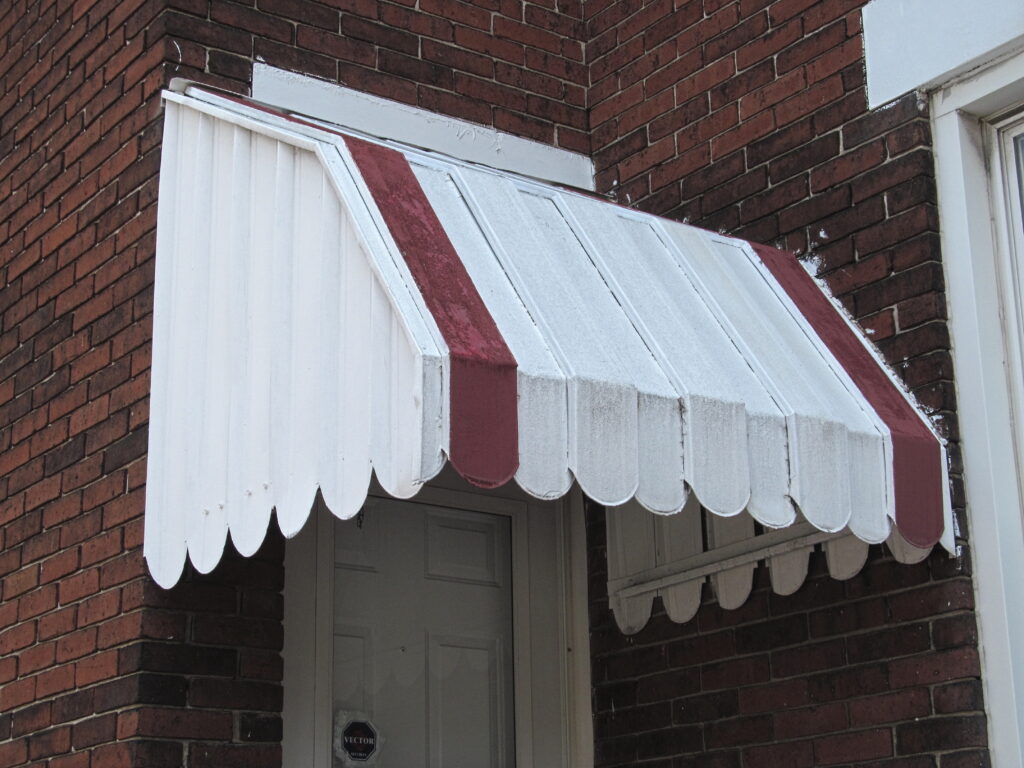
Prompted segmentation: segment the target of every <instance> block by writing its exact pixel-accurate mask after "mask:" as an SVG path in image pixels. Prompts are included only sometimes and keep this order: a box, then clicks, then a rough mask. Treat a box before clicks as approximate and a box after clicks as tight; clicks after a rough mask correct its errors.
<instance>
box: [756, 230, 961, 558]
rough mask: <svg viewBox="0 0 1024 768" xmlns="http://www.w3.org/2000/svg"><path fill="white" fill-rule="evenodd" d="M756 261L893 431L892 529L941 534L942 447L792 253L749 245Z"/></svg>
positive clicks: (917, 538)
mask: <svg viewBox="0 0 1024 768" xmlns="http://www.w3.org/2000/svg"><path fill="white" fill-rule="evenodd" d="M751 245H752V246H753V247H754V250H755V251H756V252H757V254H758V256H760V257H761V261H762V262H764V264H765V266H767V267H768V269H769V270H770V271H771V273H772V275H774V277H775V279H776V280H777V281H778V282H779V284H780V285H781V286H782V287H783V288H784V289H785V291H786V293H787V294H789V297H790V298H791V299H792V300H793V303H794V304H796V305H797V307H798V308H799V309H800V311H801V312H802V313H803V316H804V317H805V318H806V319H807V322H808V323H810V325H811V327H812V328H814V330H815V331H816V332H817V334H818V336H819V337H821V339H822V341H824V342H825V344H826V345H827V346H828V348H829V349H830V350H831V352H832V354H833V355H834V356H835V358H836V359H837V360H838V361H839V363H840V364H841V365H842V366H843V368H844V369H845V370H846V372H847V374H848V375H849V376H850V378H851V379H852V380H853V382H854V383H855V384H856V385H857V387H858V388H859V389H860V391H861V394H862V395H864V397H865V399H866V400H867V401H868V402H869V403H870V404H871V407H872V408H874V409H875V412H876V413H877V414H878V416H879V417H880V418H881V419H882V421H883V422H885V425H886V426H887V427H888V428H889V431H890V432H891V433H892V452H893V476H894V477H893V480H894V483H895V494H896V527H897V528H899V530H900V533H901V534H903V537H904V538H905V539H906V540H907V541H909V542H910V543H911V544H913V545H914V546H916V547H930V546H932V545H934V544H935V543H936V542H937V541H938V540H939V538H940V537H941V536H942V530H943V513H942V498H943V497H942V494H943V488H942V477H943V475H942V447H941V445H940V443H939V440H938V438H936V437H935V435H934V434H933V433H932V432H931V430H929V429H928V427H927V426H926V425H925V424H924V422H922V421H921V418H920V417H919V416H918V415H917V413H916V412H915V410H914V408H913V406H911V404H910V403H909V402H908V401H907V399H906V398H905V397H904V396H903V394H902V393H901V392H900V391H899V389H898V388H897V387H896V385H895V383H894V382H893V381H892V380H891V379H890V378H889V376H888V375H887V374H886V372H885V371H884V370H883V368H882V367H881V366H880V365H879V364H878V361H876V360H875V359H874V357H873V356H872V355H871V353H870V352H869V351H868V350H867V348H866V347H865V346H864V344H863V343H862V342H861V340H860V339H858V338H857V335H856V334H855V333H854V331H853V330H852V329H851V328H850V327H849V325H847V324H846V321H845V320H844V319H843V317H842V316H841V315H840V314H839V313H838V312H837V311H836V309H835V307H833V306H832V304H831V302H830V301H829V299H828V298H827V297H826V295H825V294H824V293H823V292H822V290H821V289H820V288H819V287H818V286H817V284H816V283H815V282H814V280H813V279H812V278H811V276H810V275H809V274H807V272H806V270H804V268H803V267H802V266H801V265H800V263H799V262H798V261H797V260H796V257H795V256H793V255H792V254H789V253H786V252H785V251H780V250H778V249H776V248H770V247H768V246H765V245H759V244H757V243H751Z"/></svg>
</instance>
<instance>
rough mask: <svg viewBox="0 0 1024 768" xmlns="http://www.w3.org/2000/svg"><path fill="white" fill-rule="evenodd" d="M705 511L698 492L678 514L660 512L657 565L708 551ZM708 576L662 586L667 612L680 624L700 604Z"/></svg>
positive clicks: (662, 598)
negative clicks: (706, 545)
mask: <svg viewBox="0 0 1024 768" xmlns="http://www.w3.org/2000/svg"><path fill="white" fill-rule="evenodd" d="M702 515H703V512H702V511H701V508H700V503H699V502H698V501H697V498H696V496H691V497H690V499H689V500H688V501H687V502H686V506H685V507H683V508H682V509H681V510H680V511H679V512H677V513H676V514H674V515H656V516H655V518H654V531H655V534H654V538H655V542H656V543H657V550H658V558H657V565H667V564H669V563H677V562H679V561H681V560H685V559H686V558H688V557H693V556H694V555H698V554H700V553H702V552H703V551H704V535H703V531H702V525H701V516H702ZM703 586H704V577H703V576H702V577H699V578H694V579H688V580H687V579H680V580H679V582H678V583H676V584H673V585H672V586H670V587H665V588H664V589H661V590H659V593H660V594H661V601H662V603H664V605H665V613H667V614H668V617H669V618H670V619H672V621H676V622H679V623H680V624H681V623H683V622H686V621H689V620H690V619H692V618H693V617H694V615H696V613H697V609H698V608H700V599H701V591H702V589H703Z"/></svg>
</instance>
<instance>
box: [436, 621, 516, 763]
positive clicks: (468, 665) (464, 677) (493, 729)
mask: <svg viewBox="0 0 1024 768" xmlns="http://www.w3.org/2000/svg"><path fill="white" fill-rule="evenodd" d="M427 642H428V644H429V648H430V652H429V660H428V662H427V663H428V670H427V687H428V691H429V693H428V696H429V701H430V707H429V709H428V710H427V719H428V722H429V727H428V732H427V733H428V743H429V745H430V763H429V765H430V766H431V768H446V766H460V765H463V766H467V767H468V766H489V767H490V768H506V766H509V768H511V757H512V753H511V749H510V747H511V739H510V736H511V734H509V733H507V732H506V730H505V718H504V717H503V714H504V713H503V712H501V707H502V704H503V702H504V700H505V697H504V696H503V695H502V691H501V676H500V674H499V670H500V669H501V659H502V652H501V648H500V645H499V643H498V641H496V640H485V639H478V638H473V637H460V636H457V635H443V636H433V635H431V636H429V637H428V641H427Z"/></svg>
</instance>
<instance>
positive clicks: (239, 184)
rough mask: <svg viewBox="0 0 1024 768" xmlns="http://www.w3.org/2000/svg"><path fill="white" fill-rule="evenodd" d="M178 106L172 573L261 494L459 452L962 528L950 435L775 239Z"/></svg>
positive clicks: (265, 119) (621, 484)
mask: <svg viewBox="0 0 1024 768" xmlns="http://www.w3.org/2000/svg"><path fill="white" fill-rule="evenodd" d="M165 106H166V110H167V119H166V124H165V131H164V145H163V164H162V168H161V178H160V213H159V224H158V237H157V277H156V305H155V310H154V312H155V328H154V360H153V392H152V400H151V406H152V407H151V413H152V415H151V426H150V455H149V478H148V485H147V510H146V557H147V560H148V562H149V564H150V568H151V570H152V572H153V575H154V577H155V578H156V579H157V581H158V582H160V583H161V584H164V585H169V584H173V583H174V582H175V581H176V580H177V578H178V576H179V574H180V572H181V568H182V566H183V564H184V561H185V557H186V553H188V555H189V556H190V557H191V559H192V562H193V563H194V564H195V566H196V568H198V569H199V570H200V571H208V570H210V569H211V568H213V567H214V566H215V565H216V563H217V562H218V560H219V558H220V554H221V551H222V549H223V546H224V542H225V538H226V535H227V534H228V533H229V532H230V534H231V537H232V540H233V542H234V543H235V546H236V547H237V548H238V549H239V550H240V551H241V552H242V553H243V554H250V553H252V552H254V551H255V550H256V548H257V547H258V546H259V544H260V543H261V541H262V540H263V537H264V535H265V532H266V529H267V526H268V524H269V519H270V514H271V510H272V509H276V511H277V516H278V520H279V524H280V526H281V529H282V530H283V531H284V533H285V534H286V535H292V534H294V533H295V532H297V531H298V530H299V528H300V527H301V526H302V524H303V522H304V521H305V519H306V516H307V515H308V512H309V509H310V507H311V505H312V503H313V499H314V496H315V494H316V491H317V489H318V488H319V489H320V490H321V491H322V492H323V495H324V499H325V501H326V502H327V505H328V507H329V508H331V509H332V510H333V511H334V513H335V514H337V515H339V516H340V517H349V516H351V515H354V514H355V513H356V512H357V511H358V510H359V508H360V506H361V504H362V502H363V499H364V497H365V494H366V490H367V485H368V483H369V479H370V472H371V471H372V472H374V473H375V474H376V476H377V477H378V479H379V480H380V483H381V485H382V486H383V487H384V488H385V490H387V491H388V492H389V493H391V494H393V495H396V496H409V495H411V494H414V493H415V492H416V491H417V490H418V488H419V487H421V486H422V484H423V483H425V482H427V481H428V480H429V479H430V478H431V477H433V476H434V475H435V474H436V473H437V472H438V471H439V470H440V468H441V467H442V465H443V463H444V461H445V460H446V459H448V460H450V461H451V462H452V463H453V465H454V466H455V468H456V469H457V470H458V471H459V472H460V473H461V474H462V475H463V476H464V477H466V478H467V479H469V480H470V481H471V482H474V483H476V484H478V485H481V486H485V487H488V486H495V485H498V484H501V483H503V482H506V481H507V480H509V479H511V478H513V477H514V478H515V480H516V482H517V483H518V484H519V485H520V486H521V487H522V488H523V489H525V490H526V491H527V492H529V493H530V494H533V495H535V496H537V497H540V498H555V497H558V496H561V495H562V494H564V493H565V492H566V491H567V490H568V489H569V487H570V486H571V484H572V483H573V482H574V481H576V482H578V483H579V484H580V486H581V487H582V489H583V490H584V492H585V493H587V494H588V495H589V496H590V497H591V498H593V499H595V500H596V501H599V502H601V503H603V504H606V505H610V506H615V505H621V504H624V503H626V502H628V501H630V500H631V499H635V500H636V502H638V503H639V504H641V505H642V506H644V507H646V508H647V509H648V510H651V511H654V512H658V513H666V514H667V513H676V512H679V511H680V510H682V509H683V508H684V506H685V505H686V504H687V500H688V498H690V497H691V494H692V495H693V496H695V497H696V499H697V500H699V503H700V505H701V506H703V507H704V508H705V509H707V510H709V511H710V512H711V513H713V514H714V515H717V516H719V517H731V516H734V515H738V514H739V513H741V512H744V511H746V513H749V516H750V518H751V519H752V520H753V521H756V522H758V523H760V524H761V525H763V526H765V527H766V528H769V529H775V528H780V527H785V526H788V525H790V524H791V523H794V522H795V521H806V523H809V524H810V525H811V526H813V527H814V528H816V529H818V530H820V531H825V532H840V531H849V532H850V533H852V534H853V535H855V536H856V537H858V538H859V539H860V540H862V541H865V542H881V541H884V540H886V538H887V537H888V536H889V534H890V529H891V527H892V522H893V520H894V519H895V520H896V523H897V525H898V526H899V528H900V530H901V531H902V532H903V535H904V536H906V538H907V539H909V540H910V541H911V542H912V543H913V544H915V545H917V546H921V547H927V546H931V544H933V543H934V542H935V541H936V540H938V539H939V538H940V536H941V537H942V541H943V543H944V544H946V545H947V546H949V547H952V528H951V525H950V524H949V497H948V492H947V491H946V488H945V486H944V484H943V483H944V478H945V457H944V452H943V449H942V446H941V444H940V442H939V440H938V439H937V438H936V437H935V435H934V433H933V432H932V431H931V428H930V425H929V424H928V423H927V422H926V421H925V420H924V419H922V418H921V417H920V416H919V414H917V413H915V412H914V410H913V408H912V406H911V405H910V404H909V401H908V400H907V399H906V397H905V395H904V394H903V392H902V390H901V389H900V388H899V387H898V386H897V385H896V384H895V383H894V382H893V380H892V378H891V377H890V376H889V375H888V372H886V371H885V370H884V369H883V368H882V367H881V366H880V365H879V363H878V362H877V360H876V358H875V357H873V354H872V352H871V351H870V350H869V349H868V347H866V346H865V345H864V343H863V342H862V341H861V340H860V339H859V337H857V336H856V335H855V334H854V333H853V331H852V330H851V328H850V326H849V324H848V323H847V322H846V320H845V318H843V317H841V316H840V315H839V314H838V313H837V312H836V311H835V309H834V308H833V307H832V305H831V304H830V303H829V301H828V300H827V299H826V298H825V297H824V296H822V295H821V294H820V292H818V291H817V289H816V288H815V287H814V286H813V283H812V282H811V281H810V278H809V277H807V276H806V275H805V274H804V273H803V272H802V271H801V270H800V268H799V266H797V265H796V264H795V261H793V260H792V258H791V257H788V256H785V255H784V254H779V253H777V252H774V251H771V250H770V249H763V248H761V247H759V246H752V245H751V244H749V243H746V242H744V241H740V240H735V239H731V238H727V237H722V236H719V235H715V234H712V233H709V232H705V231H702V230H699V229H696V228H693V227H688V226H685V225H682V224H679V223H676V222H671V221H666V220H663V219H659V218H656V217H654V216H650V215H646V214H641V213H638V212H635V211H632V210H629V209H625V208H622V207H619V206H615V205H612V204H610V203H608V202H605V201H603V200H600V199H596V198H593V197H589V196H586V195H583V194H579V193H575V192H570V191H566V190H563V189H558V188H555V187H552V186H549V185H544V184H540V183H537V182H535V181H532V180H528V179H524V178H520V177H516V176H514V175H512V174H508V173H504V172H499V171H494V170H491V169H487V168H483V167H479V166H474V165H471V164H467V163H462V162H459V161H455V160H451V159H449V158H444V157H440V156H437V155H432V154H429V153H426V152H422V151H418V150H413V149H409V148H406V147H397V146H394V145H385V144H382V143H377V142H369V141H366V140H364V139H361V138H358V137H354V136H351V135H350V134H344V133H342V132H339V131H337V130H336V129H334V128H332V127H331V126H325V125H322V124H316V123H313V122H310V121H306V120H302V119H298V118H295V117H293V116H287V115H282V114H278V113H274V112H272V111H269V110H266V109H264V108H260V107H257V106H255V105H252V104H246V103H244V102H242V101H241V100H235V99H227V98H223V97H218V96H214V95H212V94H209V93H204V92H202V91H199V90H196V89H190V91H189V94H188V95H178V94H167V95H166V99H165ZM794 270H795V271H794ZM808 286H810V287H808ZM713 527H714V526H713ZM714 528H715V532H714V535H715V536H716V538H718V539H719V540H720V541H724V540H726V539H728V538H729V536H730V535H731V534H730V533H729V532H728V530H727V526H718V527H714ZM718 528H721V530H718ZM790 560H791V561H792V560H793V558H792V557H791V558H790ZM780 578H781V577H780Z"/></svg>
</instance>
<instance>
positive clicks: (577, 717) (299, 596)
mask: <svg viewBox="0 0 1024 768" xmlns="http://www.w3.org/2000/svg"><path fill="white" fill-rule="evenodd" d="M382 497H383V498H387V497H385V496H384V495H383V494H382V493H380V492H371V495H370V497H369V498H368V499H367V504H368V505H369V506H372V504H373V503H374V499H375V498H382ZM406 503H412V504H429V505H432V506H436V507H448V508H453V509H462V510H470V511H476V512H484V513H488V514H497V515H503V516H507V517H509V518H510V519H511V525H512V573H513V579H512V581H513V583H512V600H513V606H512V610H513V637H514V639H513V643H514V653H513V657H514V662H513V663H514V670H513V674H514V680H515V730H516V735H515V739H516V766H517V767H518V768H534V766H537V768H540V767H541V766H552V767H553V766H566V765H571V766H574V767H576V766H579V767H580V768H585V767H588V766H592V765H593V722H592V713H591V703H590V702H591V686H590V652H589V649H590V638H589V623H588V610H587V558H586V532H585V529H584V519H583V499H582V494H581V493H580V491H579V489H578V488H574V489H573V491H572V493H570V494H569V495H568V496H567V497H565V498H564V499H561V500H557V501H550V502H543V501H539V500H537V499H534V498H532V497H529V496H527V495H526V494H524V493H522V492H521V491H519V490H518V489H514V488H513V489H506V488H503V489H499V490H496V491H490V492H486V493H485V492H481V491H479V490H477V489H471V488H470V486H468V485H466V484H465V483H464V482H463V481H461V480H460V479H459V478H457V477H455V476H454V475H453V474H451V473H444V474H443V475H442V477H441V478H439V480H438V481H437V482H436V483H432V484H431V486H429V487H427V488H424V489H423V490H422V491H420V493H419V494H417V495H416V496H415V497H414V498H413V499H410V500H408V501H407V502H406ZM316 506H317V508H316V509H315V510H314V512H315V513H314V514H313V515H311V516H310V520H309V522H308V523H307V524H306V526H305V527H304V528H303V530H302V531H301V532H300V533H299V534H298V535H297V536H296V537H295V538H294V539H292V540H290V541H289V542H288V543H287V545H286V549H285V588H284V605H285V610H284V624H285V634H284V650H283V656H284V737H283V751H284V764H285V765H288V766H289V768H291V766H310V768H330V766H331V743H330V742H331V737H330V734H331V732H332V726H333V723H332V711H331V710H332V696H331V685H330V681H331V679H332V675H331V669H332V665H333V659H332V652H333V642H332V637H333V634H332V633H333V626H334V619H333V615H332V613H333V597H334V596H333V588H334V578H333V569H334V538H333V537H334V531H335V525H334V518H333V516H332V515H331V514H330V513H329V512H328V511H327V510H326V509H325V508H323V505H322V504H321V503H320V502H319V500H318V503H317V505H316ZM531 556H532V557H533V558H535V567H531V563H530V561H531ZM552 562H553V563H555V566H554V568H552V569H550V571H549V573H551V574H553V577H552V578H553V580H554V581H556V582H557V583H550V582H551V579H549V578H548V577H546V576H544V577H542V576H541V574H542V573H543V572H544V568H543V565H544V563H552ZM540 578H542V579H544V581H545V583H538V579H540ZM545 599H546V600H547V601H548V602H544V601H545ZM324 606H326V610H325V609H323V607H324ZM545 613H546V614H548V616H547V617H545V616H544V614H545ZM552 619H553V620H554V621H555V624H556V626H552V623H551V620H552ZM553 629H554V630H555V631H556V632H557V637H553V636H552V635H551V632H552V630H553Z"/></svg>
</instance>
